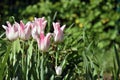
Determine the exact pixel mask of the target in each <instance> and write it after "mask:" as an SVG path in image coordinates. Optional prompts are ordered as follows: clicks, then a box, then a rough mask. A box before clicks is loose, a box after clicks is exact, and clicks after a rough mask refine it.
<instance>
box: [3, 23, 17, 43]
mask: <svg viewBox="0 0 120 80" xmlns="http://www.w3.org/2000/svg"><path fill="white" fill-rule="evenodd" d="M18 25H19V24H18V23H17V22H15V23H14V24H13V25H11V24H10V22H8V21H7V26H5V25H2V27H3V28H4V29H5V30H6V37H7V38H8V39H9V40H11V41H12V40H15V39H17V38H18V37H19V31H18V27H19V26H18Z"/></svg>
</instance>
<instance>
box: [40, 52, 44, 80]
mask: <svg viewBox="0 0 120 80" xmlns="http://www.w3.org/2000/svg"><path fill="white" fill-rule="evenodd" d="M40 69H41V80H44V53H43V52H42V57H41V68H40Z"/></svg>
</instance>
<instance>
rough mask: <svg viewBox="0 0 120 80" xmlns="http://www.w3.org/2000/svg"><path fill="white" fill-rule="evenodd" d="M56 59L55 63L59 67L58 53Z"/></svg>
mask: <svg viewBox="0 0 120 80" xmlns="http://www.w3.org/2000/svg"><path fill="white" fill-rule="evenodd" d="M55 58H56V59H55V60H56V61H55V65H56V66H57V63H58V53H57V52H56V57H55Z"/></svg>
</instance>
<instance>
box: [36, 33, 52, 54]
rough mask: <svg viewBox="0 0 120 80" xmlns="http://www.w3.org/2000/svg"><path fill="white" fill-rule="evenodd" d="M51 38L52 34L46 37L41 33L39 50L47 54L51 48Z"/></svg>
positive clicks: (38, 40) (38, 39)
mask: <svg viewBox="0 0 120 80" xmlns="http://www.w3.org/2000/svg"><path fill="white" fill-rule="evenodd" d="M50 36H51V33H48V34H47V35H46V36H44V32H41V33H40V38H37V43H38V48H39V49H40V50H41V51H43V52H46V51H47V50H48V48H49V46H50Z"/></svg>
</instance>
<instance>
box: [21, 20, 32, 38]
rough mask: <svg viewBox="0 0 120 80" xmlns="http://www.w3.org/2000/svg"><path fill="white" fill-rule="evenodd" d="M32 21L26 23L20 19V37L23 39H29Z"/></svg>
mask: <svg viewBox="0 0 120 80" xmlns="http://www.w3.org/2000/svg"><path fill="white" fill-rule="evenodd" d="M30 26H31V23H30V22H27V24H26V25H25V24H24V23H23V22H22V21H20V26H19V37H20V38H21V39H23V40H28V39H29V38H30V35H31V30H30Z"/></svg>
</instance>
